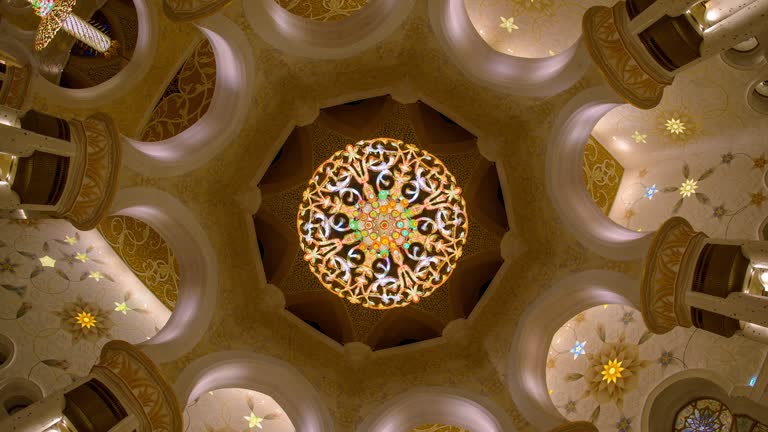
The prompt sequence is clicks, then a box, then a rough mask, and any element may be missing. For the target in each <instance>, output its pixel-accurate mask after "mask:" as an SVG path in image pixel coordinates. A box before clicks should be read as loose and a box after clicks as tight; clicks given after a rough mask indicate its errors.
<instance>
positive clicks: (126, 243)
mask: <svg viewBox="0 0 768 432" xmlns="http://www.w3.org/2000/svg"><path fill="white" fill-rule="evenodd" d="M98 229H99V232H100V233H101V235H102V236H103V237H104V239H105V240H106V241H107V243H109V245H110V246H112V249H114V250H115V252H116V253H117V254H118V255H119V256H120V258H122V259H123V261H125V263H126V264H127V265H128V267H129V268H130V269H131V270H132V271H133V273H134V274H135V275H136V277H138V278H139V280H140V281H141V282H142V283H143V284H144V285H145V286H146V287H147V288H148V289H149V290H150V291H152V293H153V294H154V295H155V296H156V297H157V298H158V299H160V301H161V302H163V304H164V305H165V306H166V307H167V308H168V309H170V310H173V309H174V307H175V306H176V299H177V298H178V296H179V265H178V263H177V262H176V257H175V256H174V254H173V250H172V249H171V248H170V247H169V246H168V244H167V243H166V242H165V240H164V239H163V238H162V237H161V236H160V234H159V233H158V232H157V231H155V230H154V229H152V227H150V226H149V225H147V224H146V223H144V222H142V221H140V220H138V219H135V218H132V217H130V216H122V215H119V216H110V217H108V218H106V219H104V221H103V222H102V223H101V224H99V226H98Z"/></svg>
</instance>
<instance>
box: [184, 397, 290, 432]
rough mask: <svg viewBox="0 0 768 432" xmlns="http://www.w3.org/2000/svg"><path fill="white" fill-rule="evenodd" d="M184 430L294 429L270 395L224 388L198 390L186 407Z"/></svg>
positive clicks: (266, 431) (282, 431)
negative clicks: (198, 394)
mask: <svg viewBox="0 0 768 432" xmlns="http://www.w3.org/2000/svg"><path fill="white" fill-rule="evenodd" d="M185 417H187V418H188V419H189V420H188V423H187V424H189V425H190V427H189V430H188V432H246V431H264V432H294V431H295V430H296V429H295V428H294V426H293V424H292V423H291V420H290V419H289V418H288V416H287V415H286V414H285V412H284V411H283V410H282V408H280V405H278V403H277V402H275V400H274V399H272V398H271V397H270V396H268V395H266V394H264V393H259V392H256V391H252V390H246V389H238V388H226V389H217V390H214V391H210V392H208V393H204V394H202V395H201V396H200V397H199V398H198V399H197V400H195V401H193V402H191V403H190V404H189V405H188V406H187V408H186V410H185Z"/></svg>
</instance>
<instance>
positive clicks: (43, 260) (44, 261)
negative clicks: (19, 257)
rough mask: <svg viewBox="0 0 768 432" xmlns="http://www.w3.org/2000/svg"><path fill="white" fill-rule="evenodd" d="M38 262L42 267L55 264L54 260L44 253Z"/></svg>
mask: <svg viewBox="0 0 768 432" xmlns="http://www.w3.org/2000/svg"><path fill="white" fill-rule="evenodd" d="M40 264H42V266H43V267H54V266H55V265H56V260H55V259H53V258H51V257H49V256H48V255H46V256H44V257H42V258H40Z"/></svg>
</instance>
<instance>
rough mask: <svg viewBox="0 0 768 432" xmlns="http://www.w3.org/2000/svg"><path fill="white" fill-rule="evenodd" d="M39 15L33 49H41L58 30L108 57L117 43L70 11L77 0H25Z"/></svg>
mask: <svg viewBox="0 0 768 432" xmlns="http://www.w3.org/2000/svg"><path fill="white" fill-rule="evenodd" d="M27 1H28V2H29V3H30V4H31V5H32V7H33V8H34V10H35V13H36V14H37V15H38V16H40V25H39V26H38V27H37V33H36V34H35V50H37V51H42V50H43V49H44V48H45V47H47V46H48V44H49V43H50V42H51V41H52V40H53V38H54V37H55V36H56V34H57V33H58V32H59V30H62V29H63V30H64V31H65V32H67V33H68V34H69V35H71V36H72V37H74V38H75V39H77V40H79V41H80V42H82V43H84V44H86V45H88V46H89V47H91V48H93V49H95V50H96V51H98V52H100V53H103V54H104V56H105V57H110V56H111V55H113V54H114V53H115V51H116V50H117V48H118V47H119V44H118V42H117V41H115V40H112V38H110V37H109V36H107V35H106V34H104V33H103V32H102V31H100V30H99V29H97V28H96V27H94V26H92V25H91V24H89V23H88V22H87V21H85V20H84V19H82V18H80V17H79V16H77V15H75V14H73V13H72V9H73V8H74V7H75V4H76V3H77V0H27Z"/></svg>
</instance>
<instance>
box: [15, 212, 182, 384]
mask: <svg viewBox="0 0 768 432" xmlns="http://www.w3.org/2000/svg"><path fill="white" fill-rule="evenodd" d="M169 317H170V312H169V311H168V309H166V308H165V307H164V306H163V305H162V304H161V303H160V301H158V300H157V299H156V298H155V297H154V296H153V295H152V293H150V292H149V291H148V290H147V289H146V288H145V287H144V286H143V285H142V283H141V282H140V281H139V280H138V279H137V278H136V276H134V274H133V273H132V272H131V270H130V269H129V268H128V267H127V266H126V265H125V263H124V262H123V261H122V259H121V258H120V257H119V256H118V255H117V254H116V253H115V252H114V251H113V250H112V248H111V247H110V246H109V244H108V243H107V242H106V241H104V239H103V238H102V236H101V235H100V234H99V232H98V231H96V230H92V231H77V230H75V229H74V228H72V226H71V225H70V224H69V223H67V222H65V221H63V220H45V221H34V220H0V319H2V320H3V325H2V334H4V335H6V336H8V337H9V338H11V340H13V342H14V343H15V345H16V352H17V354H16V355H17V359H18V360H22V359H24V361H14V362H13V363H12V364H11V366H10V368H7V369H4V370H2V371H0V381H1V380H3V379H4V378H6V377H14V376H24V377H29V378H30V379H31V380H33V381H35V382H36V383H39V384H40V385H41V387H42V388H43V389H45V390H46V391H51V390H53V389H57V388H60V387H62V386H65V385H67V384H69V383H70V382H71V380H72V379H73V378H74V377H79V376H84V375H86V374H87V373H88V371H89V370H90V368H91V366H92V365H93V364H94V363H95V361H96V360H97V359H98V358H99V354H100V351H101V347H102V346H103V345H104V344H105V343H106V342H108V341H109V340H112V339H122V340H126V341H129V342H131V343H140V342H143V341H145V340H147V339H149V338H150V337H152V336H153V335H154V334H155V333H157V332H158V330H159V329H160V328H162V327H163V325H165V322H166V321H167V320H168V318H169Z"/></svg>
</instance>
